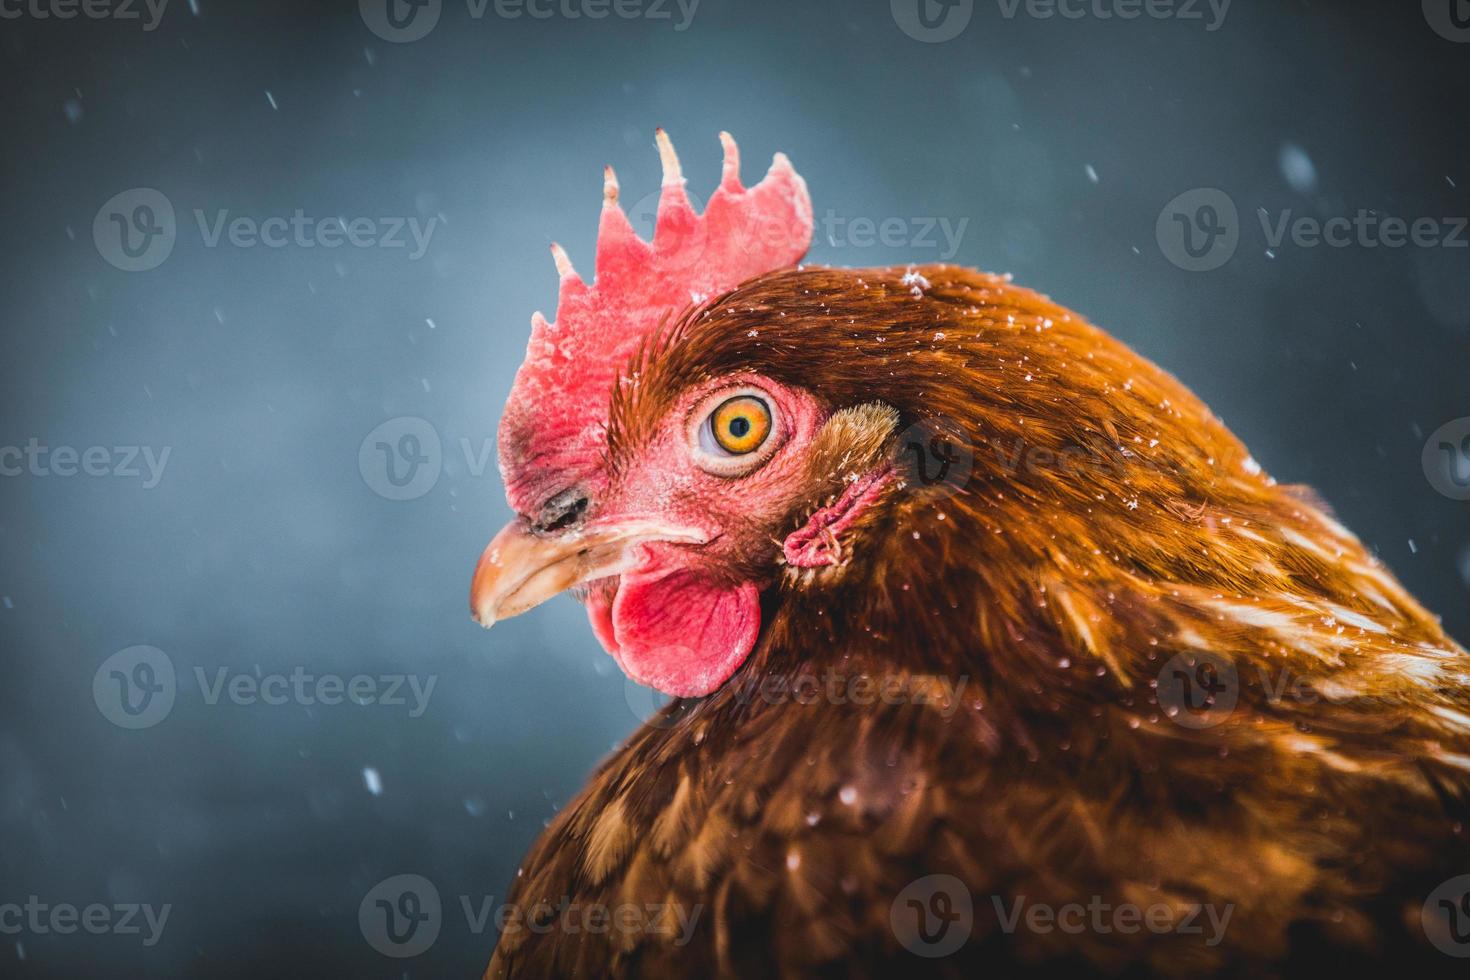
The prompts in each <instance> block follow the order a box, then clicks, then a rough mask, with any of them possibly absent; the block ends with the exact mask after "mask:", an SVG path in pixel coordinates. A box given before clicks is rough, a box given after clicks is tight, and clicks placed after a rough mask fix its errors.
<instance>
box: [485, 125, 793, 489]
mask: <svg viewBox="0 0 1470 980" xmlns="http://www.w3.org/2000/svg"><path fill="white" fill-rule="evenodd" d="M657 142H658V150H659V156H660V157H661V158H662V160H663V171H664V179H663V191H662V194H661V196H660V198H659V204H658V219H657V221H656V223H655V227H654V235H653V241H652V242H651V243H650V242H645V241H643V239H641V238H639V237H638V234H637V233H636V232H635V231H634V230H633V226H632V225H631V224H629V223H628V217H627V215H625V214H624V213H623V209H622V207H621V206H620V205H619V204H618V181H617V177H616V176H615V175H614V174H613V171H612V168H611V167H608V168H607V171H606V183H605V184H604V189H603V207H602V223H601V225H600V226H599V228H598V234H597V262H596V278H595V280H594V282H593V284H592V285H590V286H589V285H588V284H587V283H585V282H583V281H582V279H581V278H580V277H579V276H578V275H577V273H576V271H575V270H574V269H573V268H572V263H571V260H570V259H569V258H567V254H566V252H565V251H563V250H562V248H561V246H559V245H555V244H553V245H552V246H551V254H552V257H553V258H554V259H555V260H556V267H557V271H558V272H559V273H560V274H561V293H560V296H559V298H558V300H557V311H556V312H557V317H556V322H555V323H548V322H547V321H546V318H545V317H543V316H542V315H541V314H540V313H537V314H536V315H534V316H533V317H532V318H531V342H530V345H529V346H528V347H527V348H526V359H525V361H524V362H523V363H522V364H521V368H520V370H519V371H518V372H517V373H516V379H515V384H514V386H513V387H512V388H511V392H510V399H509V400H508V401H507V402H506V406H505V415H504V416H503V418H502V419H501V423H500V469H501V474H502V475H503V476H504V478H505V484H506V497H507V499H509V501H510V505H511V506H512V507H513V508H515V509H516V510H517V511H519V512H521V513H530V514H534V512H535V511H536V510H537V509H538V508H540V507H541V506H542V504H544V503H545V502H546V500H547V498H548V497H550V496H552V495H553V494H556V493H560V492H561V491H563V490H565V489H568V488H569V487H572V486H580V487H582V488H583V489H584V491H585V492H589V493H590V492H595V491H596V489H597V487H598V486H600V484H601V482H602V480H603V477H602V475H601V474H600V473H599V472H598V470H599V463H600V461H601V457H602V448H603V445H604V443H605V440H606V424H607V414H608V403H609V399H610V397H611V393H612V388H613V385H614V383H615V382H616V381H617V377H618V373H619V371H620V370H621V369H622V367H623V365H624V364H625V363H626V362H627V360H628V358H629V357H630V356H631V355H632V354H633V353H634V352H635V351H636V350H637V348H638V344H639V342H640V341H642V340H643V338H644V337H645V336H647V335H648V333H649V332H650V331H652V330H654V329H655V328H657V327H658V326H659V325H660V324H661V323H663V322H664V321H666V320H667V319H669V318H670V317H671V316H672V315H673V314H676V313H678V312H680V311H681V310H683V309H684V308H685V307H687V306H689V305H690V304H692V303H700V302H703V301H704V300H705V299H706V298H708V297H709V296H711V295H715V294H718V293H722V292H724V291H726V290H728V289H731V288H733V287H735V286H737V285H739V284H740V283H742V282H744V281H745V280H747V279H750V278H751V277H753V276H758V275H761V274H763V273H766V272H773V271H775V270H777V269H783V268H788V267H790V266H793V265H795V264H796V263H797V262H798V261H800V260H801V257H802V256H803V255H804V254H806V250H807V247H808V246H809V245H810V244H811V237H812V204H811V198H810V197H809V196H808V194H807V189H806V182H805V181H803V180H802V179H801V177H800V176H798V175H797V173H796V171H795V170H793V169H792V167H791V161H789V160H787V159H786V156H785V155H784V154H781V153H778V154H776V157H775V160H774V161H773V162H772V163H771V169H770V172H769V173H767V174H766V176H765V179H764V180H762V181H761V182H760V183H759V184H757V185H756V186H754V187H751V188H749V189H746V188H744V187H742V186H741V185H740V153H739V150H738V149H737V148H736V146H735V141H734V140H733V139H731V137H730V134H729V133H721V134H720V142H721V143H722V144H724V148H725V167H724V176H723V177H722V179H721V180H720V186H719V189H717V190H716V191H715V192H714V194H712V195H711V196H710V199H709V205H708V207H706V208H705V211H704V214H703V215H699V214H695V212H694V208H693V207H692V206H690V203H689V198H688V196H687V195H686V194H685V193H684V177H683V174H682V173H681V172H680V169H679V158H678V157H677V156H676V155H675V154H674V146H673V144H672V143H671V142H669V138H668V136H667V135H666V134H665V133H664V131H663V130H661V129H660V130H659V131H658V134H657Z"/></svg>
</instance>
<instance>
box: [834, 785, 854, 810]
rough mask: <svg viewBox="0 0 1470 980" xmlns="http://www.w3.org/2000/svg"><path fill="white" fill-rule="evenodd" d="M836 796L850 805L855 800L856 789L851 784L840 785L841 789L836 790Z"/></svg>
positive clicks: (846, 804)
mask: <svg viewBox="0 0 1470 980" xmlns="http://www.w3.org/2000/svg"><path fill="white" fill-rule="evenodd" d="M837 798H838V799H839V800H841V801H842V802H843V804H844V805H845V806H852V805H853V804H854V803H856V802H857V790H856V789H855V788H854V787H852V786H844V787H842V789H840V790H838V792H837Z"/></svg>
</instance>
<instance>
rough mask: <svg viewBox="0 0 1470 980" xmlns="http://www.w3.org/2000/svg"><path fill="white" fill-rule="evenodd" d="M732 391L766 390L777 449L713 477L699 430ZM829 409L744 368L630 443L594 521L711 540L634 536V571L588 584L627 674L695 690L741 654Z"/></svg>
mask: <svg viewBox="0 0 1470 980" xmlns="http://www.w3.org/2000/svg"><path fill="white" fill-rule="evenodd" d="M736 388H757V389H759V390H760V391H761V392H762V393H763V394H764V396H765V398H766V400H767V403H768V404H769V405H770V406H771V408H772V410H773V413H774V415H775V424H774V426H773V429H772V432H771V434H770V436H769V437H768V439H767V442H766V443H765V445H764V446H763V447H762V448H763V449H767V448H768V447H771V446H774V450H773V451H770V453H769V458H767V459H765V460H764V462H758V463H757V464H756V465H755V467H754V469H752V470H750V471H749V472H747V473H744V474H740V475H716V474H713V473H710V472H708V471H707V470H706V469H704V468H702V467H701V466H700V465H699V459H700V451H699V449H698V434H697V432H698V428H699V426H700V425H701V424H702V423H703V421H704V416H705V414H706V413H707V411H708V410H709V409H710V408H712V407H713V405H717V404H719V403H720V402H721V401H722V400H723V398H722V397H720V396H721V394H722V393H724V392H727V391H731V390H733V389H736ZM825 418H826V412H825V410H824V409H823V408H822V406H821V405H820V404H819V403H818V402H817V400H816V399H815V398H813V397H812V396H811V395H810V394H809V393H807V392H805V391H802V390H800V389H796V388H789V387H786V386H783V385H779V384H776V383H774V382H772V381H770V380H768V379H765V378H761V377H759V376H755V375H740V376H735V377H730V378H723V379H720V380H719V381H715V382H711V383H709V384H706V385H702V386H699V387H697V388H695V389H693V390H691V391H690V392H689V393H688V394H686V395H685V396H684V397H683V398H682V399H681V401H680V402H679V403H678V404H676V406H675V407H674V408H673V410H671V411H670V412H668V413H667V414H666V415H665V416H664V417H663V419H662V420H660V421H659V422H658V423H657V425H656V427H655V428H654V430H653V431H652V432H651V433H650V434H649V435H648V436H647V438H645V439H643V440H641V441H640V442H639V443H638V444H637V445H634V446H630V447H628V448H627V450H625V454H626V458H624V459H622V460H620V461H619V462H620V466H619V467H618V468H617V473H616V474H615V475H614V476H613V478H612V479H611V481H610V483H609V485H608V487H607V490H606V496H605V498H604V499H603V500H602V501H601V502H600V503H599V504H598V505H597V507H596V512H595V513H594V514H593V515H592V516H591V518H590V520H589V524H591V525H611V524H618V523H622V522H625V521H628V520H631V519H635V518H643V519H650V518H651V519H653V520H656V521H658V522H660V523H664V524H667V525H669V526H671V527H690V528H698V529H699V530H700V531H701V532H702V533H703V534H704V535H705V537H706V542H705V543H704V544H698V545H694V544H672V543H665V542H652V543H645V544H639V545H635V546H634V551H635V553H636V564H635V565H634V566H633V567H632V568H631V569H629V570H627V571H624V572H623V573H622V574H621V575H618V576H615V577H612V578H606V579H602V580H600V581H598V582H594V583H592V584H591V585H590V587H589V588H588V589H587V594H586V604H587V611H588V615H589V617H590V618H591V621H592V629H593V632H594V633H596V635H597V638H598V639H599V640H600V641H601V642H602V644H603V646H604V647H606V648H607V650H608V652H609V653H611V654H612V655H613V657H614V659H616V660H617V661H618V665H619V666H620V667H622V669H623V670H624V672H625V673H627V674H628V676H629V677H631V678H633V679H634V680H635V681H638V682H639V683H641V684H645V685H648V686H650V687H654V688H657V689H658V690H660V691H663V692H664V693H666V694H672V695H675V696H679V697H695V696H700V695H704V694H708V693H710V692H711V691H713V690H715V689H716V688H718V687H719V686H720V685H721V684H722V683H724V681H725V680H726V679H727V678H728V677H729V676H730V675H731V674H733V673H734V672H735V670H736V669H737V668H739V666H740V664H741V663H743V662H744V660H745V658H746V656H747V655H749V653H750V651H751V649H752V648H753V647H754V645H755V641H756V637H757V635H758V634H759V631H760V593H761V589H762V588H763V587H764V586H765V585H767V584H768V583H769V581H770V578H771V577H772V576H773V575H774V573H775V571H776V568H777V564H776V556H777V555H778V554H779V553H780V547H779V545H778V544H777V543H776V542H778V541H780V539H781V538H782V537H783V536H784V534H785V533H786V532H788V531H789V530H790V527H789V526H786V525H787V522H788V521H789V518H790V515H791V513H792V511H793V509H795V508H796V507H798V506H800V505H801V503H803V500H804V498H803V491H804V489H807V488H808V479H807V469H806V458H807V453H806V450H807V449H808V447H809V446H810V444H811V442H812V439H813V437H814V436H815V435H816V433H817V431H818V430H819V429H820V428H821V425H822V422H823V421H824V420H825ZM760 454H761V451H757V453H753V454H751V455H752V456H757V455H760ZM737 458H738V457H737Z"/></svg>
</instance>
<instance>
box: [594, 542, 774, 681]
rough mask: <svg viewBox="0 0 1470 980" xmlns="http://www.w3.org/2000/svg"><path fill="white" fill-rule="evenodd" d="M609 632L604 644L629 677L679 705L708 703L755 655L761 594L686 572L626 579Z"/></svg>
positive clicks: (743, 585) (745, 586)
mask: <svg viewBox="0 0 1470 980" xmlns="http://www.w3.org/2000/svg"><path fill="white" fill-rule="evenodd" d="M594 625H595V623H594ZM608 625H610V626H611V627H612V628H611V630H610V631H605V630H599V631H598V634H599V638H600V639H602V640H603V643H604V645H606V646H608V648H609V652H611V653H612V655H613V657H614V658H615V659H616V660H617V661H618V664H619V666H621V667H622V668H623V672H624V673H626V674H627V675H628V676H629V677H631V678H632V679H633V680H635V681H637V682H638V683H640V684H643V685H646V686H648V687H652V688H655V689H657V690H659V691H662V692H663V693H665V694H670V695H673V696H674V697H681V698H690V697H702V696H704V695H706V694H709V693H710V692H711V691H713V690H715V689H716V688H718V687H719V686H720V685H721V684H723V683H724V682H725V681H726V680H727V679H728V678H729V677H730V675H731V674H733V673H735V671H736V670H737V669H738V668H739V667H740V665H741V664H742V663H744V662H745V658H746V657H747V656H749V655H750V651H751V649H752V648H754V646H755V640H756V637H757V636H758V635H759V633H760V625H761V608H760V590H759V589H757V588H756V587H755V585H754V584H753V583H750V582H741V583H739V584H737V585H727V584H724V583H721V582H716V581H714V580H712V579H710V578H708V577H707V576H704V575H701V574H699V573H698V572H692V571H689V570H687V569H679V570H677V571H673V572H658V573H636V574H630V575H624V576H623V577H622V581H621V583H620V584H619V586H618V593H617V597H616V598H615V599H613V603H612V610H611V622H610V624H608ZM606 632H611V634H612V635H611V636H610V637H609V636H606V635H604V634H605V633H606ZM609 639H611V640H612V643H610V644H609V643H608V642H607V641H608V640H609Z"/></svg>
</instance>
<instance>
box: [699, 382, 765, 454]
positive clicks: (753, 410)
mask: <svg viewBox="0 0 1470 980" xmlns="http://www.w3.org/2000/svg"><path fill="white" fill-rule="evenodd" d="M709 427H710V435H712V436H713V437H714V442H715V445H716V446H718V447H719V448H720V449H721V450H723V451H724V452H726V453H728V454H729V455H731V456H745V455H748V454H749V453H753V452H755V451H756V450H757V449H759V448H760V447H761V446H762V445H764V444H765V441H766V439H767V438H768V437H769V436H770V434H771V409H770V407H769V406H767V405H766V403H765V402H763V401H762V400H760V399H759V398H756V397H755V396H753V395H736V396H735V397H734V398H729V399H726V400H725V401H723V402H721V403H720V405H719V407H717V408H716V409H715V410H714V411H713V412H711V413H710V415H709Z"/></svg>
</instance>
